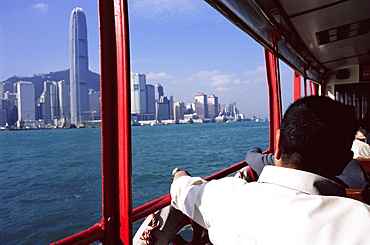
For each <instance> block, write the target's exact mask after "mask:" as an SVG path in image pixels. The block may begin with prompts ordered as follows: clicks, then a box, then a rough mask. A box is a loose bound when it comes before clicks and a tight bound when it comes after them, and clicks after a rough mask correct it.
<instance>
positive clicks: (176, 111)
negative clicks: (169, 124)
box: [173, 102, 185, 121]
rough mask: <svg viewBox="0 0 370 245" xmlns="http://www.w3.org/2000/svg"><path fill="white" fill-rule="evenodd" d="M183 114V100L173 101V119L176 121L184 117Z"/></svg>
mask: <svg viewBox="0 0 370 245" xmlns="http://www.w3.org/2000/svg"><path fill="white" fill-rule="evenodd" d="M184 114H185V104H184V103H183V102H174V103H173V119H174V120H177V121H179V120H181V119H184Z"/></svg>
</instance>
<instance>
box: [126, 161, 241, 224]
mask: <svg viewBox="0 0 370 245" xmlns="http://www.w3.org/2000/svg"><path fill="white" fill-rule="evenodd" d="M245 166H247V163H246V162H245V161H242V162H239V163H236V164H233V165H231V166H230V167H228V168H226V169H224V170H221V171H220V172H217V173H215V174H212V175H210V176H208V177H206V178H204V179H205V180H207V181H209V180H212V179H220V178H223V177H226V176H228V175H230V174H231V173H233V172H235V171H236V170H239V169H241V168H242V167H245ZM170 203H171V195H170V194H167V195H165V196H163V197H160V198H158V199H156V200H154V201H151V202H149V203H147V204H144V205H142V206H140V207H137V208H135V209H133V210H132V222H133V223H135V222H137V221H139V220H141V219H143V218H145V217H146V216H148V215H149V214H151V213H154V212H155V211H157V210H160V209H162V208H164V207H166V206H168V205H170Z"/></svg>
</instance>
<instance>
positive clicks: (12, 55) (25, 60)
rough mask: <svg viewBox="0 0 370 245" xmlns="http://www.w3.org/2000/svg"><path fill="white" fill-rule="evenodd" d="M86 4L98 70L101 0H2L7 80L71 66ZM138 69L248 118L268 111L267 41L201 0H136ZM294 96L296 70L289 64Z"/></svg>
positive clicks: (177, 92)
mask: <svg viewBox="0 0 370 245" xmlns="http://www.w3.org/2000/svg"><path fill="white" fill-rule="evenodd" d="M75 7H81V8H83V10H84V12H85V14H86V18H87V25H88V26H87V28H88V45H89V66H90V70H92V71H94V72H97V73H99V34H98V30H99V27H98V16H97V1H95V0H64V1H55V0H53V1H52V0H49V1H47V0H44V1H42V0H39V1H34V0H16V1H8V0H0V37H1V38H0V81H4V80H6V79H7V78H9V77H11V76H13V75H21V76H31V75H33V74H38V73H47V72H50V71H58V70H63V69H67V68H69V59H68V52H69V49H68V37H69V16H70V13H71V11H72V9H73V8H75ZM129 12H130V32H131V33H130V45H131V70H132V71H133V72H138V73H141V74H146V76H147V83H149V84H156V83H161V84H162V86H163V87H164V91H165V94H166V95H167V96H169V95H173V97H174V100H175V101H183V102H193V101H194V95H195V94H197V93H200V92H201V93H205V94H207V95H209V94H215V95H216V96H218V97H219V102H220V103H222V104H228V103H229V102H230V101H234V102H236V103H237V105H238V108H239V109H240V111H241V113H244V114H245V115H246V116H247V117H251V116H253V115H255V116H257V117H267V116H268V109H267V102H268V100H267V85H266V78H265V70H264V56H263V48H262V47H261V46H260V45H258V44H257V43H256V42H255V41H254V40H252V39H251V38H250V37H249V36H247V35H246V34H244V33H243V32H242V31H240V30H239V29H237V28H236V27H235V26H234V25H233V24H231V23H230V22H229V21H227V20H226V18H224V17H223V16H222V15H220V14H219V13H218V12H216V11H215V10H214V9H213V8H212V7H210V6H209V5H208V4H207V3H205V2H204V1H202V0H131V1H129ZM281 73H282V80H283V81H284V82H285V83H286V84H287V86H284V85H283V89H284V88H285V87H287V93H286V94H284V95H283V98H284V100H283V101H284V104H287V103H290V102H291V100H292V92H291V89H290V88H289V86H291V85H292V78H293V75H292V73H293V72H292V70H291V69H289V68H288V67H287V66H285V65H284V66H282V69H281Z"/></svg>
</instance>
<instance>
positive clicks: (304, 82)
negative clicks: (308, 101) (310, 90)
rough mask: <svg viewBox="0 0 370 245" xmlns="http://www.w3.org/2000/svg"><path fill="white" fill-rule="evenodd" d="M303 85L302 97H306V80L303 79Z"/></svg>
mask: <svg viewBox="0 0 370 245" xmlns="http://www.w3.org/2000/svg"><path fill="white" fill-rule="evenodd" d="M303 85H304V89H303V90H304V91H303V95H304V97H306V96H307V79H306V78H304V79H303Z"/></svg>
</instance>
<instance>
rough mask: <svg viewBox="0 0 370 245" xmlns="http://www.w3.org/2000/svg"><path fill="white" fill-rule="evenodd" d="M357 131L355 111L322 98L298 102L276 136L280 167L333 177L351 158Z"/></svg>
mask: <svg viewBox="0 0 370 245" xmlns="http://www.w3.org/2000/svg"><path fill="white" fill-rule="evenodd" d="M356 131H357V120H356V115H355V111H354V108H353V107H351V106H346V105H344V104H342V103H340V102H337V101H334V100H332V99H329V98H327V97H323V96H310V97H305V98H302V99H299V100H297V101H296V102H294V103H293V104H291V105H290V106H289V108H288V109H287V111H286V112H285V115H284V118H283V121H282V123H281V126H280V131H279V132H278V134H277V139H278V140H277V147H276V155H275V157H276V160H277V162H278V163H279V164H278V165H280V166H283V167H289V168H295V169H300V170H305V171H309V172H312V173H316V174H319V175H322V176H325V177H328V178H332V177H334V176H336V175H339V174H341V173H342V171H343V169H344V167H345V166H346V164H347V163H348V162H349V161H350V160H351V159H352V151H351V145H352V142H353V139H354V137H355V133H356Z"/></svg>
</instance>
